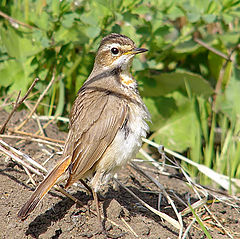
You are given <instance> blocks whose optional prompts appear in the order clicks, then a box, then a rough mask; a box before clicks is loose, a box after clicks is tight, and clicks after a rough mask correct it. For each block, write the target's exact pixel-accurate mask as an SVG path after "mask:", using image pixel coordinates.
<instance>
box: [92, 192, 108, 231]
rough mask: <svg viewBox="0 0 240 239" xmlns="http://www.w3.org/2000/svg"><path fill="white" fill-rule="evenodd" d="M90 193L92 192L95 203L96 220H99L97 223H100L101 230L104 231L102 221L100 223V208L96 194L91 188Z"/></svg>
mask: <svg viewBox="0 0 240 239" xmlns="http://www.w3.org/2000/svg"><path fill="white" fill-rule="evenodd" d="M92 193H93V199H94V202H95V205H96V211H97V217H98V222H99V225H100V227H101V229H102V231H103V232H105V229H104V227H103V223H102V219H101V214H100V209H99V202H98V195H97V193H96V192H95V191H94V190H92Z"/></svg>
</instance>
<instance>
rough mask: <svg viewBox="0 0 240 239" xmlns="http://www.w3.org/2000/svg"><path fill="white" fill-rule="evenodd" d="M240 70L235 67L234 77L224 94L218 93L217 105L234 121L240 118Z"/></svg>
mask: <svg viewBox="0 0 240 239" xmlns="http://www.w3.org/2000/svg"><path fill="white" fill-rule="evenodd" d="M239 76H240V71H239V70H237V69H235V72H234V77H232V79H231V80H230V82H229V84H228V86H227V87H226V90H225V92H224V94H223V95H218V97H217V101H216V106H217V109H218V110H221V111H222V112H224V113H225V114H227V115H228V117H229V119H230V120H231V121H232V122H235V120H236V119H237V118H240V104H239V102H240V94H239V92H240V81H239Z"/></svg>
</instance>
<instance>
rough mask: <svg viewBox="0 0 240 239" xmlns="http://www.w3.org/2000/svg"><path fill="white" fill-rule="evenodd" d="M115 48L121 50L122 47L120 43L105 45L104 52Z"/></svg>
mask: <svg viewBox="0 0 240 239" xmlns="http://www.w3.org/2000/svg"><path fill="white" fill-rule="evenodd" d="M113 47H116V48H119V47H121V46H120V44H118V43H110V44H107V45H104V46H103V48H102V49H103V50H109V49H111V48H113Z"/></svg>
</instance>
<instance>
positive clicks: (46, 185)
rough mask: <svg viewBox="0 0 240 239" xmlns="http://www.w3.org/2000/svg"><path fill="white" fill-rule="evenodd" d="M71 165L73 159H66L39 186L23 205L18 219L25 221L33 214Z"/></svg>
mask: <svg viewBox="0 0 240 239" xmlns="http://www.w3.org/2000/svg"><path fill="white" fill-rule="evenodd" d="M70 163H71V157H68V158H65V159H64V160H63V161H62V162H61V163H60V164H58V165H57V166H56V167H55V168H54V169H53V170H52V171H51V172H50V173H49V174H48V175H47V177H46V178H45V179H44V180H43V181H42V182H41V183H40V184H39V185H38V187H37V188H36V190H35V191H34V193H33V194H32V196H31V197H30V199H29V200H28V201H27V202H26V203H25V204H24V205H23V207H22V208H21V210H20V211H19V212H18V217H19V218H21V219H25V218H26V217H27V216H28V214H29V213H31V212H32V211H33V210H34V208H35V207H36V206H37V205H38V203H39V202H40V201H41V200H42V198H43V197H44V196H45V194H46V193H47V192H48V191H49V190H50V189H51V188H52V186H53V185H54V184H55V183H56V181H57V180H58V178H59V177H60V176H61V175H62V174H63V173H64V172H65V171H66V170H67V168H68V166H69V165H70Z"/></svg>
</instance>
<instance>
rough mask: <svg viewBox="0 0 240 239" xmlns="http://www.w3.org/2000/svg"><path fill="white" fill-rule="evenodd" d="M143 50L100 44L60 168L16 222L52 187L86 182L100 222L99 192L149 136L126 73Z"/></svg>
mask: <svg viewBox="0 0 240 239" xmlns="http://www.w3.org/2000/svg"><path fill="white" fill-rule="evenodd" d="M146 51H148V50H147V49H145V48H137V47H136V45H135V43H134V41H133V40H131V39H130V38H129V37H127V36H125V35H121V34H118V33H111V34H109V35H107V36H105V37H104V38H103V39H102V41H101V43H100V45H99V48H98V50H97V53H96V56H95V62H94V66H93V69H92V72H91V73H90V75H89V77H88V78H87V80H86V81H85V82H84V84H83V85H82V87H81V88H80V90H79V91H78V94H77V97H76V99H75V101H74V103H73V106H72V109H71V112H70V118H69V132H68V136H67V139H66V142H65V145H64V150H63V155H62V158H61V160H60V163H58V164H57V165H56V166H55V167H54V168H53V169H52V170H51V171H50V173H49V174H48V175H47V176H46V177H45V179H44V180H43V181H42V182H41V183H40V184H39V186H38V187H37V188H36V190H35V191H34V192H33V194H32V195H31V197H30V198H29V200H28V201H27V202H26V203H25V204H24V205H23V207H22V208H21V209H20V211H19V212H18V217H19V218H20V219H22V220H24V219H25V218H27V216H28V215H29V214H30V213H31V212H32V211H33V210H34V208H35V207H36V206H37V205H38V204H39V202H40V201H41V200H42V199H43V197H44V196H45V195H46V194H47V192H48V191H49V190H50V189H51V188H52V187H53V186H54V185H55V184H56V183H59V182H62V181H66V184H65V188H68V187H69V186H71V185H72V184H73V183H75V182H77V181H78V180H88V183H89V185H90V186H89V187H90V188H91V190H92V194H93V198H94V201H95V203H96V209H97V216H98V220H99V221H100V222H101V217H100V210H99V205H98V196H97V193H98V192H99V191H100V190H101V188H102V186H103V185H104V184H106V183H107V182H108V181H109V180H110V179H111V178H112V177H113V176H114V175H115V174H116V173H117V172H118V171H119V170H120V169H121V168H122V167H124V165H126V163H127V162H128V161H129V160H130V159H132V158H133V157H135V155H136V153H137V152H138V151H139V149H140V147H141V145H142V138H143V137H146V135H147V133H148V132H149V125H148V122H151V116H150V113H149V111H148V109H147V107H146V105H145V104H144V102H143V100H142V98H141V96H140V94H139V91H138V84H137V81H136V80H135V79H134V78H133V76H132V74H131V73H130V72H131V66H132V61H133V57H134V56H135V55H136V54H139V53H144V52H146Z"/></svg>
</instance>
